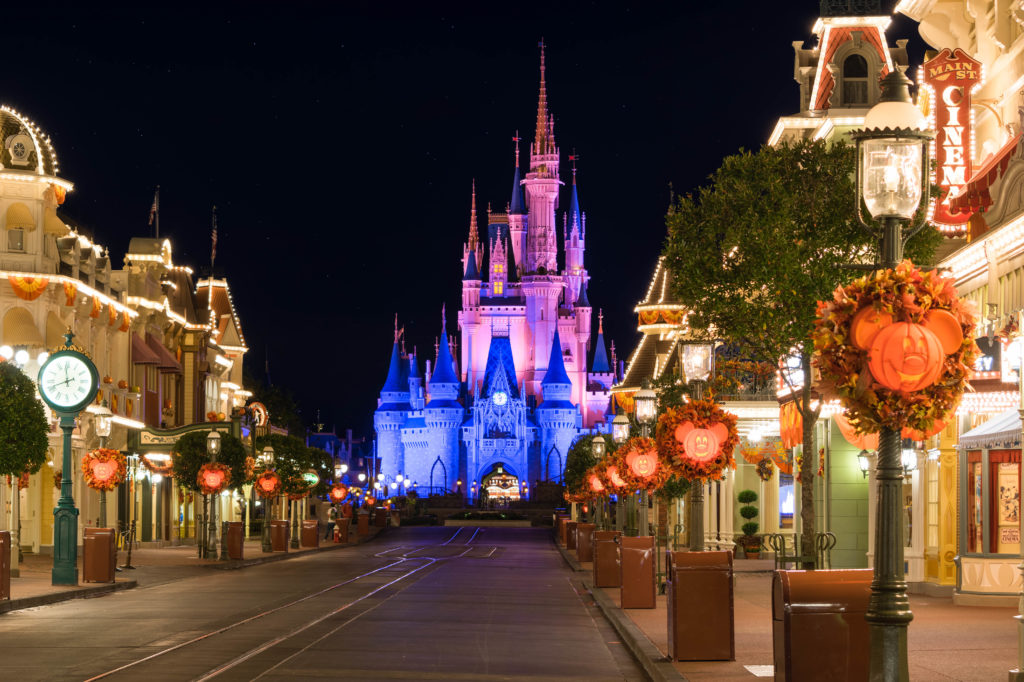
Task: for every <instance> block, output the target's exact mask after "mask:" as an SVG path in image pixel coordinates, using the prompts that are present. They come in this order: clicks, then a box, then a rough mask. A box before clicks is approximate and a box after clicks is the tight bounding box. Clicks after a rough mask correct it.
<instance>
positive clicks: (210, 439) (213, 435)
mask: <svg viewBox="0 0 1024 682" xmlns="http://www.w3.org/2000/svg"><path fill="white" fill-rule="evenodd" d="M206 452H207V453H208V454H209V455H210V456H211V457H213V458H214V459H216V457H217V455H219V454H220V434H219V433H218V432H216V431H210V433H209V434H208V435H207V436H206Z"/></svg>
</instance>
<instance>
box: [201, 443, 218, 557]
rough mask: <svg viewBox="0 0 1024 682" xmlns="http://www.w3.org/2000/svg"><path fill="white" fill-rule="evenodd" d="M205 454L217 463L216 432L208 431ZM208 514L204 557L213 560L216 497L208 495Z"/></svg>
mask: <svg viewBox="0 0 1024 682" xmlns="http://www.w3.org/2000/svg"><path fill="white" fill-rule="evenodd" d="M206 454H208V455H209V456H210V461H211V462H216V461H217V455H219V454H220V434H219V433H218V432H216V431H210V433H208V434H207V436H206ZM209 497H210V513H209V517H210V518H209V525H208V528H207V534H206V553H205V556H207V557H210V556H212V557H213V558H216V557H217V497H216V496H215V495H210V496H209Z"/></svg>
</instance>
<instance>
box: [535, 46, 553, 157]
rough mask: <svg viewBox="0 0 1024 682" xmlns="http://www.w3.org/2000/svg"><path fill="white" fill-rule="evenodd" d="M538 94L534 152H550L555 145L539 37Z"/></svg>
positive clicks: (542, 50) (542, 51) (542, 47)
mask: <svg viewBox="0 0 1024 682" xmlns="http://www.w3.org/2000/svg"><path fill="white" fill-rule="evenodd" d="M539 47H540V94H539V96H538V98H537V130H536V132H535V133H534V140H533V145H534V150H533V153H534V154H550V153H551V150H552V149H553V148H554V146H555V138H554V134H553V132H552V121H551V116H550V115H549V114H548V89H547V83H546V82H545V81H544V71H545V66H544V39H543V38H541V39H540V43H539Z"/></svg>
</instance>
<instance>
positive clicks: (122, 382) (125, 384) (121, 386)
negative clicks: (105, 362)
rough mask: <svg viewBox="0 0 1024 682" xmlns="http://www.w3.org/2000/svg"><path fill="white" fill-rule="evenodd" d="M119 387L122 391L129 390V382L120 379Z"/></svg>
mask: <svg viewBox="0 0 1024 682" xmlns="http://www.w3.org/2000/svg"><path fill="white" fill-rule="evenodd" d="M117 387H118V388H122V389H125V388H128V382H127V381H126V380H125V379H120V380H119V381H118V382H117Z"/></svg>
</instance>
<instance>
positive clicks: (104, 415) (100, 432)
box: [93, 400, 114, 528]
mask: <svg viewBox="0 0 1024 682" xmlns="http://www.w3.org/2000/svg"><path fill="white" fill-rule="evenodd" d="M93 415H94V417H93V419H94V421H93V428H94V429H96V435H97V436H99V438H100V447H101V448H103V447H106V445H107V438H109V437H110V429H111V427H113V425H114V413H113V412H111V411H110V408H109V407H107V401H106V400H104V401H103V402H102V403H101V404H100V406H99V407H98V408H96V409H95V411H94V412H93ZM106 527H107V491H106V490H105V489H102V488H101V489H100V528H106Z"/></svg>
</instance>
